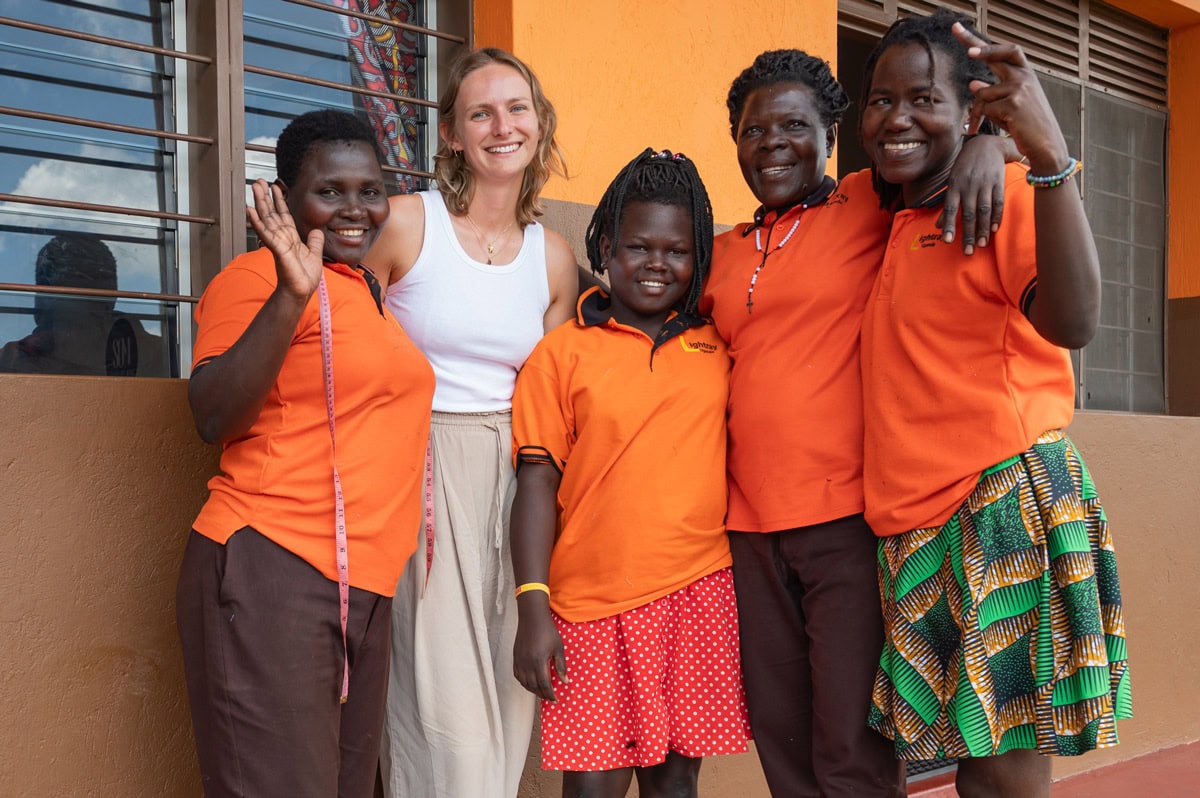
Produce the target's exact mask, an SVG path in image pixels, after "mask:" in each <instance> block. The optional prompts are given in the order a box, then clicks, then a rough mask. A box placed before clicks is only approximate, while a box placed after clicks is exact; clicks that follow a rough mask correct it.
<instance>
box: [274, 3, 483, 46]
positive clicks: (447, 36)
mask: <svg viewBox="0 0 1200 798" xmlns="http://www.w3.org/2000/svg"><path fill="white" fill-rule="evenodd" d="M284 2H286V3H291V4H292V5H297V6H307V7H308V8H315V9H318V10H320V11H328V12H330V13H333V14H341V15H342V16H345V17H356V18H358V19H361V20H364V21H366V22H370V23H371V24H373V25H387V26H388V27H392V28H397V29H399V30H407V31H412V32H413V33H419V34H421V35H423V36H432V37H433V38H435V39H444V40H445V41H448V42H454V43H455V44H466V43H467V40H466V38H465V37H462V36H457V35H455V34H453V33H446V32H445V31H440V30H434V29H433V28H425V27H422V26H420V25H413V24H412V23H410V22H398V21H396V20H394V19H391V18H390V17H377V16H374V15H372V14H366V13H364V12H362V11H354V10H351V9H348V8H338V7H337V6H330V5H326V4H325V3H318V2H316V1H315V0H284Z"/></svg>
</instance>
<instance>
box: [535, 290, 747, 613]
mask: <svg viewBox="0 0 1200 798" xmlns="http://www.w3.org/2000/svg"><path fill="white" fill-rule="evenodd" d="M607 308H608V298H607V297H606V296H605V295H604V293H603V292H602V291H600V290H599V289H598V288H593V289H591V290H590V291H588V292H587V293H585V294H584V295H583V297H581V298H580V300H579V305H578V310H577V315H576V321H575V322H574V323H568V324H564V325H562V326H560V327H558V328H556V329H554V330H551V331H550V332H549V333H548V334H547V335H546V337H545V338H543V339H542V341H541V343H539V344H538V345H537V347H535V348H534V350H533V353H532V354H531V355H530V356H529V359H528V360H526V361H525V365H524V367H523V368H522V369H521V372H520V373H519V374H518V375H517V385H516V393H515V394H514V396H513V451H514V452H515V455H514V459H515V460H516V461H517V464H518V467H519V466H520V464H521V463H523V462H552V463H553V464H554V465H555V467H557V468H559V469H560V470H561V471H562V481H561V482H560V483H559V488H558V512H559V532H558V537H557V539H556V540H555V543H554V551H553V553H552V554H551V557H550V606H551V607H552V608H553V609H554V611H555V612H557V613H558V614H559V615H561V616H562V617H563V618H566V619H567V620H569V621H573V622H580V621H590V620H595V619H597V618H604V617H608V616H610V615H616V614H617V613H620V612H624V611H626V610H629V609H633V608H635V607H640V606H643V605H645V604H648V603H649V602H651V601H654V600H655V599H658V598H661V597H662V596H665V595H667V594H669V593H673V592H675V591H676V590H679V589H681V588H683V587H686V586H687V585H690V584H691V583H692V582H695V581H696V580H697V579H700V578H701V577H704V576H707V575H708V574H711V573H713V572H714V571H717V570H720V569H721V568H725V567H727V566H729V565H730V563H731V559H730V555H729V541H728V538H727V537H726V535H725V523H724V521H725V402H726V397H727V393H728V386H729V356H728V355H727V354H726V351H725V344H724V342H722V341H721V338H720V336H718V335H717V333H716V330H714V329H713V327H712V325H711V324H702V325H700V326H697V327H690V328H685V323H684V321H683V319H682V318H681V317H679V316H674V317H672V320H670V321H668V322H667V324H666V325H664V330H663V332H662V333H660V334H659V336H658V338H657V339H656V341H652V340H651V339H650V338H649V337H648V336H646V334H645V333H643V332H641V331H640V330H637V329H634V328H633V327H627V326H625V325H622V324H619V323H617V322H616V321H614V320H613V319H612V316H611V315H610V314H609V313H608V310H607Z"/></svg>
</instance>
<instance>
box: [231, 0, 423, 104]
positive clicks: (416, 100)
mask: <svg viewBox="0 0 1200 798" xmlns="http://www.w3.org/2000/svg"><path fill="white" fill-rule="evenodd" d="M288 2H292V0H288ZM242 68H243V69H244V70H245V71H246V72H251V73H253V74H255V75H265V76H266V77H269V78H280V79H281V80H294V81H296V82H297V83H307V84H308V85H310V86H320V87H322V88H325V89H337V90H338V91H348V92H350V93H351V94H363V95H367V96H369V97H383V98H385V99H389V100H395V101H396V102H398V103H409V104H411V105H423V106H425V107H426V108H437V103H436V102H434V101H432V100H426V99H425V98H423V97H410V96H406V95H403V94H392V93H391V92H388V91H375V90H374V89H360V88H358V87H357V86H351V85H350V84H348V83H336V82H334V81H332V80H322V79H321V78H310V77H307V76H305V75H297V74H295V73H293V72H282V71H280V70H278V69H267V68H266V67H259V66H252V65H250V64H246V65H245V66H244V67H242Z"/></svg>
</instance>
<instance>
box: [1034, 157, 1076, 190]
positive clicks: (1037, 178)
mask: <svg viewBox="0 0 1200 798" xmlns="http://www.w3.org/2000/svg"><path fill="white" fill-rule="evenodd" d="M1082 171H1083V161H1077V160H1075V159H1074V158H1072V159H1071V162H1070V163H1068V164H1067V168H1066V169H1064V170H1062V171H1061V172H1059V173H1058V174H1056V175H1044V176H1043V175H1035V174H1034V173H1033V172H1026V173H1025V182H1026V183H1028V184H1029V185H1031V186H1033V187H1034V188H1055V187H1056V186H1061V185H1062V184H1063V183H1065V182H1067V181H1068V180H1070V179H1071V178H1072V177H1074V176H1075V175H1077V174H1079V173H1080V172H1082Z"/></svg>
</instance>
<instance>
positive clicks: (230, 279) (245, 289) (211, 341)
mask: <svg viewBox="0 0 1200 798" xmlns="http://www.w3.org/2000/svg"><path fill="white" fill-rule="evenodd" d="M274 290H275V286H274V285H273V284H272V283H271V282H270V281H268V280H267V279H266V278H264V277H263V276H262V275H261V274H258V273H257V272H255V271H252V270H250V269H246V268H243V267H238V266H231V267H228V268H226V269H225V270H224V271H222V272H221V273H220V274H218V275H217V276H216V277H215V278H213V281H212V282H211V283H209V285H208V288H207V289H205V291H204V295H203V296H201V297H200V302H199V304H197V305H196V344H195V346H193V347H192V362H193V364H194V365H193V366H192V368H193V370H194V369H195V368H196V367H197V366H201V365H203V364H204V363H207V362H208V361H210V360H212V359H213V358H215V357H217V356H218V355H221V354H223V353H224V352H225V351H226V350H227V349H229V347H231V346H233V345H234V344H235V343H237V340H238V339H239V338H241V337H242V333H244V332H245V331H246V328H247V327H249V326H250V322H251V321H253V320H254V317H255V316H256V315H257V314H258V311H259V310H260V309H261V308H262V306H263V305H264V304H265V303H266V301H267V299H268V297H270V296H271V292H272V291H274Z"/></svg>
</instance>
